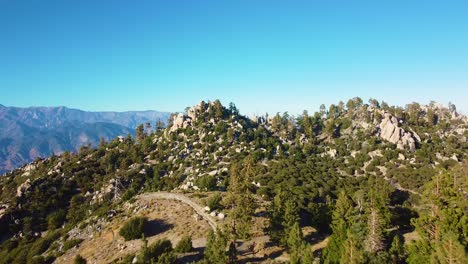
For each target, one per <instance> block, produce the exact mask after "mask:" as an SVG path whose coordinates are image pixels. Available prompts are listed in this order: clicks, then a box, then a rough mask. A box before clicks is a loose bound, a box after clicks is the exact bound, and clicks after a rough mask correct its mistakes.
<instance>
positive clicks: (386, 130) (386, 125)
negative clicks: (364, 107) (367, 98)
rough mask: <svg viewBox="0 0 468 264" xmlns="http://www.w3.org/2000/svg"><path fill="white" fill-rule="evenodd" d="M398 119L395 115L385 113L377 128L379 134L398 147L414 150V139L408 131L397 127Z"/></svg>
mask: <svg viewBox="0 0 468 264" xmlns="http://www.w3.org/2000/svg"><path fill="white" fill-rule="evenodd" d="M399 124H400V123H399V121H398V119H397V118H396V117H394V116H392V115H390V114H388V113H385V114H384V118H383V119H382V122H380V124H379V126H378V128H379V129H380V133H379V136H380V137H381V138H382V139H384V140H387V141H389V142H391V143H393V144H397V147H398V149H405V148H406V147H408V148H409V150H410V151H415V150H416V140H415V139H414V137H413V135H412V134H411V133H410V132H407V131H405V130H404V129H403V128H401V127H399ZM417 138H419V136H418V137H417Z"/></svg>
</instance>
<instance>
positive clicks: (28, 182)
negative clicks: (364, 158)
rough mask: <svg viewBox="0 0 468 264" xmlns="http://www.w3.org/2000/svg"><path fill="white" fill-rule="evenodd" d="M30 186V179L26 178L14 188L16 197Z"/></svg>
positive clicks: (20, 195)
mask: <svg viewBox="0 0 468 264" xmlns="http://www.w3.org/2000/svg"><path fill="white" fill-rule="evenodd" d="M30 188H31V180H30V179H27V180H26V181H25V182H23V183H22V184H21V185H20V186H18V188H17V189H16V197H22V196H23V195H24V194H25V193H26V192H27V191H28V190H29V189H30Z"/></svg>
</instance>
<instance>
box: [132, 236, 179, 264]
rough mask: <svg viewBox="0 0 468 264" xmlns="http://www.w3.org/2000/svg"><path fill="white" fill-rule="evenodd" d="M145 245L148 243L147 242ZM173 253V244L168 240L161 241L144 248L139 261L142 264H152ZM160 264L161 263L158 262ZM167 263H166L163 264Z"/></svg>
mask: <svg viewBox="0 0 468 264" xmlns="http://www.w3.org/2000/svg"><path fill="white" fill-rule="evenodd" d="M145 243H147V242H146V241H145ZM171 252H172V243H171V241H169V240H167V239H161V240H158V241H156V242H155V243H154V244H152V245H151V246H148V247H146V246H144V247H143V249H142V250H141V253H140V256H139V257H138V259H139V260H140V261H141V262H142V263H152V262H155V261H158V260H159V258H160V257H162V255H163V254H167V253H171ZM158 263H159V261H158ZM163 263H165V262H163Z"/></svg>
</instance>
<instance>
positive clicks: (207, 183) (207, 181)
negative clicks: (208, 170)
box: [195, 176, 216, 191]
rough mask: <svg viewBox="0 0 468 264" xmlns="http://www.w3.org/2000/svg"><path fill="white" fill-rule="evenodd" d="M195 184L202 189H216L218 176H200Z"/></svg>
mask: <svg viewBox="0 0 468 264" xmlns="http://www.w3.org/2000/svg"><path fill="white" fill-rule="evenodd" d="M195 184H196V185H197V186H198V187H200V189H202V190H207V191H214V190H215V189H216V177H214V176H203V177H200V178H198V179H197V180H196V181H195Z"/></svg>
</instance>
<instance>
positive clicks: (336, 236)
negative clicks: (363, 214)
mask: <svg viewBox="0 0 468 264" xmlns="http://www.w3.org/2000/svg"><path fill="white" fill-rule="evenodd" d="M352 210H353V202H352V200H351V199H350V198H349V196H348V195H347V194H346V193H345V192H344V191H342V192H340V194H339V195H338V199H337V201H336V205H335V210H334V211H333V215H332V224H331V226H332V231H333V234H332V235H331V237H330V240H329V242H328V246H327V247H326V248H325V249H324V262H325V263H339V262H340V260H341V256H342V254H343V247H344V242H345V241H346V239H347V237H348V234H347V232H348V228H349V226H350V223H349V220H350V218H351V216H352Z"/></svg>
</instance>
